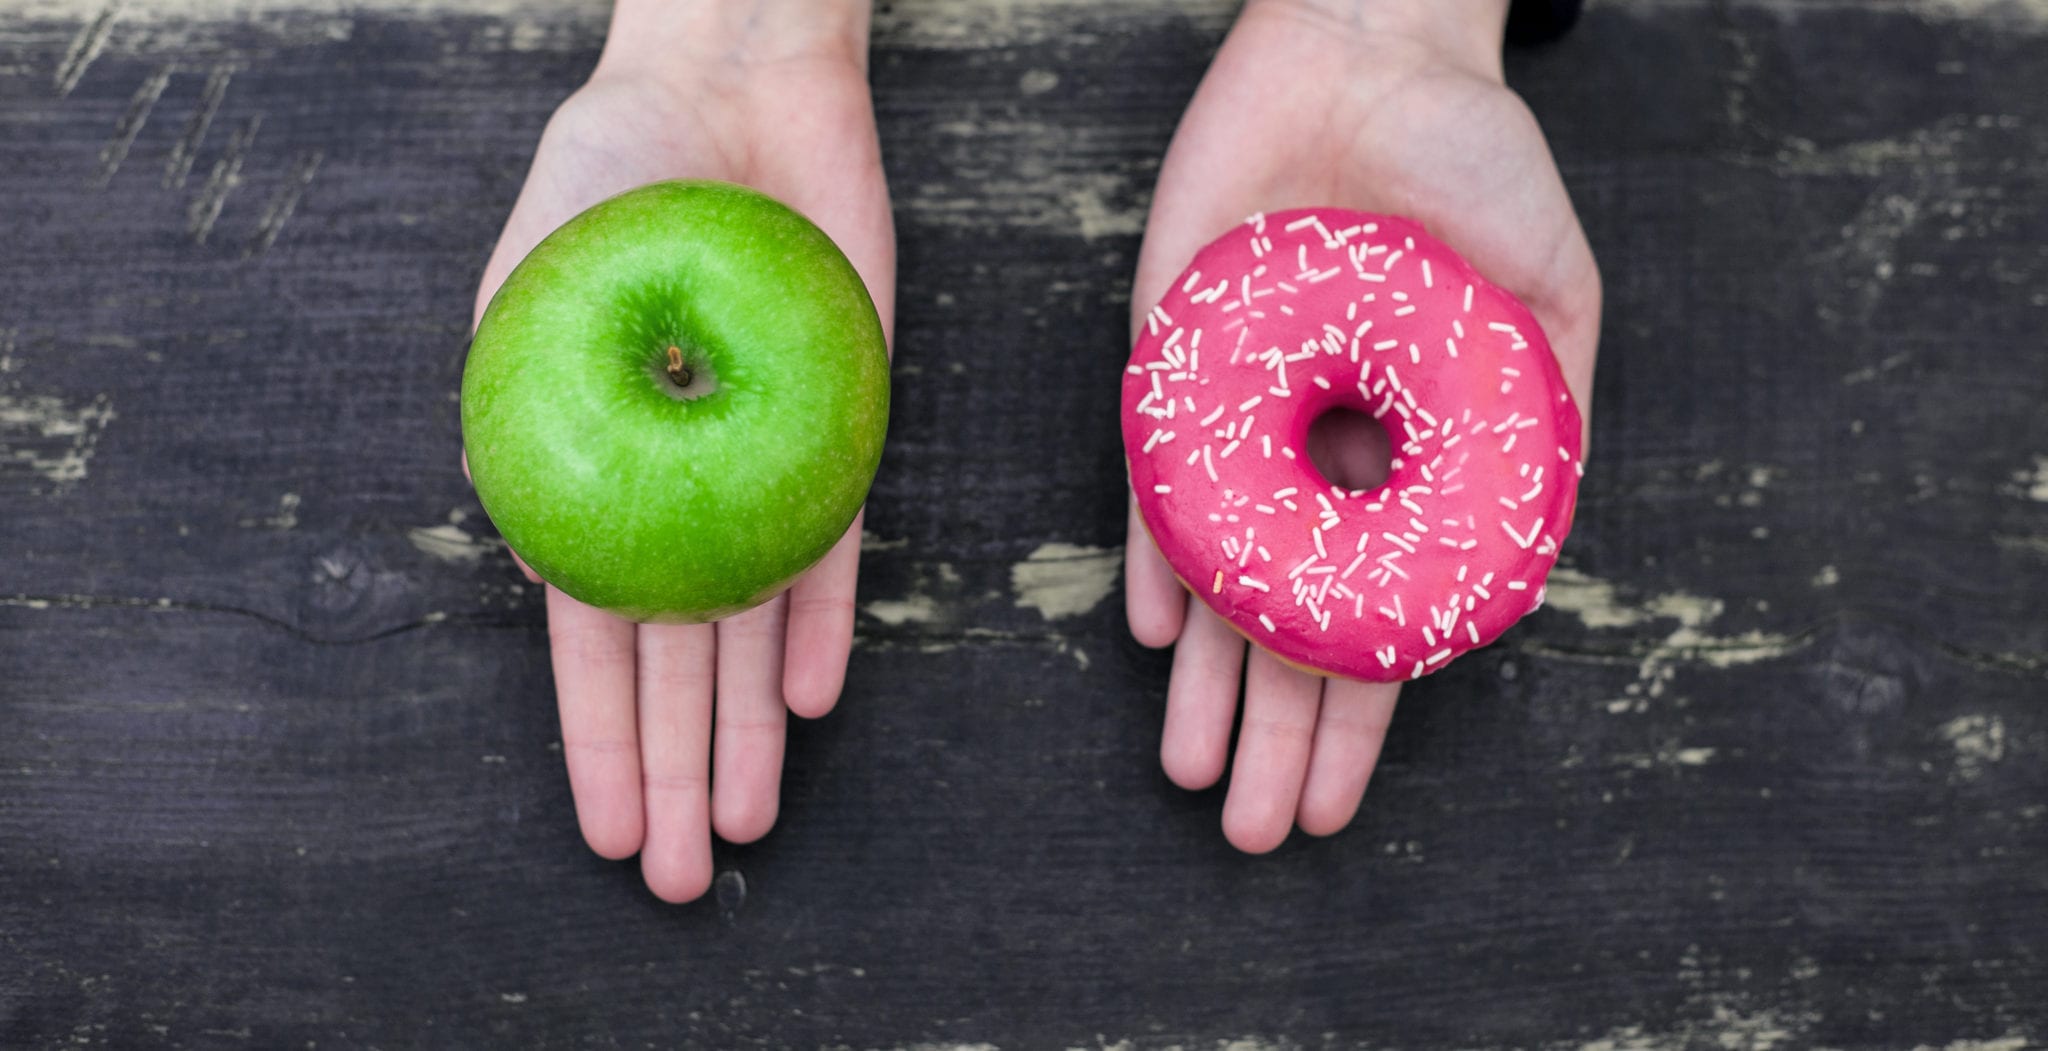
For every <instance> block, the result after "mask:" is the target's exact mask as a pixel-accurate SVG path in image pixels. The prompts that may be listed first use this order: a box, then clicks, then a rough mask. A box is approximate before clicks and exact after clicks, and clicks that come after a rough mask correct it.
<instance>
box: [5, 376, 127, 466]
mask: <svg viewBox="0 0 2048 1051" xmlns="http://www.w3.org/2000/svg"><path fill="white" fill-rule="evenodd" d="M114 416H115V413H114V406H113V403H112V402H110V401H109V400H107V396H106V395H104V394H101V395H98V396H96V397H94V398H93V400H91V401H89V402H87V403H85V404H84V405H77V406H74V405H71V404H70V403H68V402H66V401H64V399H62V398H57V397H51V396H49V395H42V394H32V395H25V396H17V395H7V394H0V464H9V463H13V464H22V465H25V466H26V467H28V469H29V470H32V471H34V472H35V473H37V474H39V475H42V476H43V477H44V478H47V479H49V480H50V481H52V482H56V483H58V484H59V485H69V484H71V483H74V482H78V481H82V480H83V479H84V478H85V476H86V469H87V467H88V465H90V464H91V463H92V457H93V453H94V452H95V451H96V449H97V448H98V446H99V440H100V434H101V432H103V431H105V430H106V428H107V424H108V423H109V422H111V421H112V420H113V419H114Z"/></svg>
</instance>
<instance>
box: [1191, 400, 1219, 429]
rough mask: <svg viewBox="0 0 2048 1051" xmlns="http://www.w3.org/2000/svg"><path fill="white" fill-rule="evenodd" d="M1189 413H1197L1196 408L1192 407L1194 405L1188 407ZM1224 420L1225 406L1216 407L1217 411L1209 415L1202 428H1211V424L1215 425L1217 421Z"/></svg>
mask: <svg viewBox="0 0 2048 1051" xmlns="http://www.w3.org/2000/svg"><path fill="white" fill-rule="evenodd" d="M1188 411H1189V412H1193V411H1195V407H1194V406H1192V405H1190V406H1188ZM1222 418H1223V406H1221V405H1218V406H1216V411H1215V412H1212V413H1210V414H1209V415H1208V417H1207V418H1206V419H1204V420H1203V421H1202V426H1204V427H1207V426H1209V425H1210V424H1212V423H1215V422H1216V421H1217V420H1220V419H1222Z"/></svg>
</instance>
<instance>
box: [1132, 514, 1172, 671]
mask: <svg viewBox="0 0 2048 1051" xmlns="http://www.w3.org/2000/svg"><path fill="white" fill-rule="evenodd" d="M1187 607H1188V593H1187V589H1185V588H1183V587H1181V586H1180V579H1179V578H1177V577H1175V576H1174V575H1173V567H1172V566H1169V565H1167V563H1166V556H1164V555H1161V554H1160V553H1159V548H1158V547H1157V546H1156V545H1154V544H1153V543H1152V534H1151V533H1149V532H1147V531H1146V530H1145V520H1144V518H1143V517H1141V516H1140V515H1139V514H1138V503H1137V501H1136V500H1133V501H1131V520H1130V529H1129V531H1128V532H1127V533H1126V534H1125V540H1124V617H1125V619H1126V620H1129V621H1130V623H1131V634H1132V635H1133V636H1135V637H1136V638H1137V640H1138V642H1139V643H1140V644H1142V645H1146V646H1150V647H1152V648H1154V649H1157V648H1159V647H1161V646H1169V645H1172V644H1173V640H1174V639H1177V638H1179V637H1180V629H1181V622H1182V618H1183V617H1184V616H1185V615H1186V612H1187Z"/></svg>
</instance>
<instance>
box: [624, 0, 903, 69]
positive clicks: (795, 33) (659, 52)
mask: <svg viewBox="0 0 2048 1051" xmlns="http://www.w3.org/2000/svg"><path fill="white" fill-rule="evenodd" d="M871 7H872V4H871V0H617V3H616V4H615V5H614V6H613V8H612V20H611V29H610V32H609V34H608V35H607V37H606V39H605V46H604V52H603V54H602V55H600V56H599V58H598V70H599V72H606V71H628V70H630V71H632V72H635V73H640V74H652V75H655V76H660V77H664V78H673V77H678V76H700V75H702V74H703V72H704V71H705V70H706V69H719V70H724V71H732V70H746V69H749V68H752V67H756V66H763V65H771V64H774V63H778V62H788V61H793V60H811V59H821V58H822V59H834V60H849V61H852V62H854V63H856V64H859V65H862V66H863V67H865V65H866V62H867V49H868V22H869V18H870V14H871Z"/></svg>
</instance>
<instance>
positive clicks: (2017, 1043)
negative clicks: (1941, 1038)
mask: <svg viewBox="0 0 2048 1051" xmlns="http://www.w3.org/2000/svg"><path fill="white" fill-rule="evenodd" d="M2034 1046H2037V1045H2035V1044H2033V1043H2032V1042H2031V1041H2030V1039H2029V1038H2028V1037H2027V1035H2026V1034H2025V1033H2013V1034H2011V1035H2009V1036H2002V1037H1997V1038H1995V1039H1991V1040H1955V1041H1951V1042H1950V1043H1948V1044H1945V1045H1943V1046H1941V1047H1935V1046H1934V1045H1932V1044H1921V1045H1920V1046H1918V1047H1916V1048H1914V1049H1913V1051H2027V1048H2030V1047H2034Z"/></svg>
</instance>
